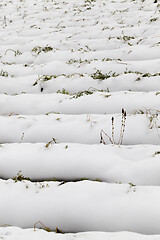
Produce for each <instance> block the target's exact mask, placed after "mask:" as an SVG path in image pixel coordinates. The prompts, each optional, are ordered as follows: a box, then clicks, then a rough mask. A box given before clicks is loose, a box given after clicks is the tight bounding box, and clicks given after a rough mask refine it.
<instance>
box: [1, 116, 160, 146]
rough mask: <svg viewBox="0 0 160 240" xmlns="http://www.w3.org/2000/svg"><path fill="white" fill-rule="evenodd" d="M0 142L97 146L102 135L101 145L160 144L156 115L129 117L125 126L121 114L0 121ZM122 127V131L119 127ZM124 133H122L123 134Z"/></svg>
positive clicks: (41, 117)
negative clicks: (102, 141) (55, 142)
mask: <svg viewBox="0 0 160 240" xmlns="http://www.w3.org/2000/svg"><path fill="white" fill-rule="evenodd" d="M112 117H113V118H114V124H113V126H114V130H113V132H114V137H113V136H112V135H113V134H112V127H113V126H112V123H111V119H112ZM0 122H1V124H0V142H1V143H14V142H15V143H16V142H17V143H19V142H31V143H36V142H49V141H51V140H52V138H54V139H56V141H57V142H59V143H65V142H70V143H85V144H95V143H99V142H100V132H101V130H103V131H105V133H106V134H108V136H110V138H111V139H112V138H113V140H112V141H111V140H109V138H108V137H107V136H106V135H105V133H102V136H103V138H104V141H105V142H106V143H107V144H108V143H111V142H115V143H117V144H118V143H119V142H120V143H121V142H123V144H127V145H133V144H134V145H136V144H156V145H157V144H160V133H159V131H160V130H159V129H160V127H159V126H160V120H159V115H157V114H155V113H154V114H153V115H152V113H151V114H150V113H148V114H147V115H146V114H141V115H129V116H127V117H126V123H125V124H123V120H122V117H121V115H120V114H118V115H116V114H114V115H109V114H108V115H93V114H91V115H90V114H82V115H61V114H49V115H34V116H32V115H17V116H9V117H6V116H5V117H2V116H1V117H0ZM122 125H125V128H124V127H123V126H122ZM123 129H124V130H123Z"/></svg>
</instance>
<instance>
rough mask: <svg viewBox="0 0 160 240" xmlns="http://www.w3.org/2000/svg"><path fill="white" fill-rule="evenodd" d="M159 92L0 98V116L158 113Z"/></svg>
mask: <svg viewBox="0 0 160 240" xmlns="http://www.w3.org/2000/svg"><path fill="white" fill-rule="evenodd" d="M22 103H23V104H22ZM159 103H160V92H149V93H144V92H140V93H137V92H136V93H132V92H116V93H108V92H94V89H93V90H92V89H90V90H89V91H84V92H79V93H77V94H73V95H72V94H70V93H68V92H65V91H64V94H60V93H59V94H56V93H55V94H42V95H41V94H22V95H16V96H8V95H0V114H1V115H7V114H8V115H10V114H12V115H14V114H26V115H27V114H29V115H38V114H47V113H49V112H56V113H61V114H84V113H85V114H105V113H106V114H115V113H121V110H122V108H124V109H125V110H126V111H127V113H134V112H135V113H136V112H140V111H141V112H144V113H145V112H146V111H147V110H148V111H150V110H155V111H156V110H157V111H160V105H159Z"/></svg>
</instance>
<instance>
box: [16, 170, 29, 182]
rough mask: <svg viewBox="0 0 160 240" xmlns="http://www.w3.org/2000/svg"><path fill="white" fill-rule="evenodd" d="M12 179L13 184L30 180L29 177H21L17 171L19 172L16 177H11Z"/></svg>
mask: <svg viewBox="0 0 160 240" xmlns="http://www.w3.org/2000/svg"><path fill="white" fill-rule="evenodd" d="M12 179H13V180H14V181H15V182H18V181H23V180H27V181H31V179H30V178H29V177H25V176H23V174H22V173H21V171H19V172H18V173H17V176H15V177H13V178H12Z"/></svg>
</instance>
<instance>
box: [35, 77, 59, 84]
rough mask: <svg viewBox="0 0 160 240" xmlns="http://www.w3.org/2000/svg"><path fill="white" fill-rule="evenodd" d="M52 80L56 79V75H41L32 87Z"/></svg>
mask: <svg viewBox="0 0 160 240" xmlns="http://www.w3.org/2000/svg"><path fill="white" fill-rule="evenodd" d="M52 78H57V76H56V75H42V76H40V77H39V78H38V79H37V80H36V81H35V83H33V86H36V85H37V84H38V82H41V83H42V82H47V81H49V80H51V79H52Z"/></svg>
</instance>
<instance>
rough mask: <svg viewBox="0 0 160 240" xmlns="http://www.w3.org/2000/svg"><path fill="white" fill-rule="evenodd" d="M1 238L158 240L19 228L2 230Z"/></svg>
mask: <svg viewBox="0 0 160 240" xmlns="http://www.w3.org/2000/svg"><path fill="white" fill-rule="evenodd" d="M0 236H1V237H2V238H3V239H5V240H6V239H8V238H9V239H13V240H15V239H16V240H27V239H33V240H39V239H40V240H46V239H48V240H75V239H76V240H97V239H102V240H106V239H111V240H121V239H123V240H127V239H130V240H158V239H159V236H158V235H152V236H147V235H142V234H137V233H131V232H117V233H106V232H85V233H76V234H69V233H66V234H60V233H58V234H56V233H54V232H46V231H44V230H40V229H36V231H34V230H33V229H23V230H22V229H21V228H18V227H14V228H13V227H5V228H0Z"/></svg>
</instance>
